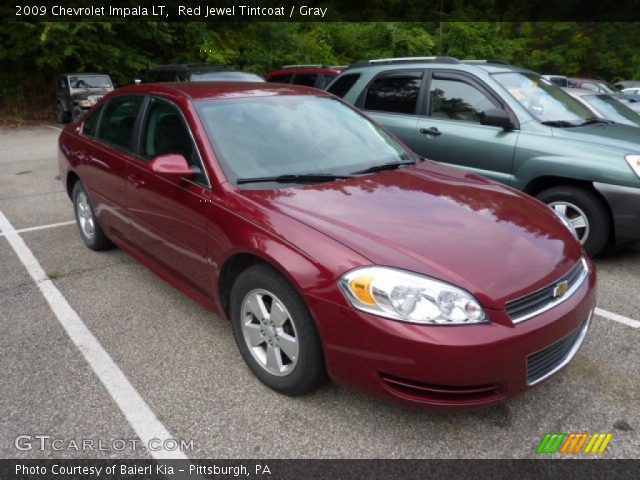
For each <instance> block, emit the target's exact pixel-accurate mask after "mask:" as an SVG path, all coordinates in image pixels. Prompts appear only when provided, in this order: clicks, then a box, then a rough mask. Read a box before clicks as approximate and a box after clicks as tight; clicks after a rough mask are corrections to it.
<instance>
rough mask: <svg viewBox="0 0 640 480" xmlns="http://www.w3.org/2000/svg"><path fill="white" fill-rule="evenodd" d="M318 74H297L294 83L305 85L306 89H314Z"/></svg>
mask: <svg viewBox="0 0 640 480" xmlns="http://www.w3.org/2000/svg"><path fill="white" fill-rule="evenodd" d="M317 79H318V74H316V73H296V74H295V76H294V77H293V83H294V84H296V85H304V86H305V87H314V86H315V84H316V80H317Z"/></svg>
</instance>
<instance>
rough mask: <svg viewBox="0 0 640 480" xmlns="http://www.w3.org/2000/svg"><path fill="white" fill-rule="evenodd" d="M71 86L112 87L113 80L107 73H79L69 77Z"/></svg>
mask: <svg viewBox="0 0 640 480" xmlns="http://www.w3.org/2000/svg"><path fill="white" fill-rule="evenodd" d="M69 86H70V87H71V88H82V89H84V88H111V80H110V79H109V77H107V76H106V75H78V76H71V77H69Z"/></svg>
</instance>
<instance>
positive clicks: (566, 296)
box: [505, 257, 589, 324]
mask: <svg viewBox="0 0 640 480" xmlns="http://www.w3.org/2000/svg"><path fill="white" fill-rule="evenodd" d="M580 262H581V263H582V272H581V273H580V276H579V277H578V278H577V279H576V281H575V283H574V284H573V285H572V286H571V288H569V290H567V292H566V293H565V294H564V295H563V296H562V297H560V298H558V299H556V300H554V301H552V302H549V303H547V304H545V305H544V306H543V307H541V308H539V309H537V310H535V311H533V312H530V313H528V314H526V315H523V316H522V317H517V318H512V317H511V316H509V318H511V321H512V322H513V323H515V324H518V323H520V322H524V321H525V320H529V319H530V318H533V317H535V316H537V315H540V314H541V313H544V312H546V311H547V310H551V309H552V308H554V307H557V306H558V305H560V304H561V303H563V302H565V301H566V300H568V299H569V298H571V296H572V295H573V294H574V293H576V291H577V290H578V289H579V288H580V287H581V286H582V284H583V283H584V281H585V280H586V279H587V278H588V277H589V264H588V263H587V260H586V259H585V258H584V257H582V258H581V259H580ZM570 271H571V270H570ZM570 271H569V272H570ZM560 281H562V279H559V280H558V281H557V282H560ZM557 282H556V283H557ZM551 285H553V284H549V285H547V286H546V287H543V288H541V289H540V290H537V292H539V291H541V290H544V289H546V288H549V287H550V286H551ZM535 293H536V292H532V293H530V294H529V295H533V294H535ZM515 300H518V299H515ZM508 304H509V302H507V304H506V305H505V311H506V309H507V305H508Z"/></svg>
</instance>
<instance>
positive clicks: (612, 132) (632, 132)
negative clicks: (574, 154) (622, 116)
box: [553, 124, 640, 153]
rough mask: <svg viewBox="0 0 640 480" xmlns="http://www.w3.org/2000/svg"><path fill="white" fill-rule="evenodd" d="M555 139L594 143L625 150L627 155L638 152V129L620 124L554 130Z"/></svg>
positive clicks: (639, 136) (639, 142) (639, 140)
mask: <svg viewBox="0 0 640 480" xmlns="http://www.w3.org/2000/svg"><path fill="white" fill-rule="evenodd" d="M553 134H554V136H556V137H561V138H566V139H571V140H578V141H581V142H589V143H595V144H597V145H598V146H603V145H606V146H610V147H615V148H619V149H622V150H625V151H626V152H627V153H633V152H640V130H638V127H633V126H630V125H622V124H611V125H588V126H586V127H574V128H554V129H553Z"/></svg>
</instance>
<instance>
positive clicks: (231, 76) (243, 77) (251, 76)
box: [190, 72, 264, 82]
mask: <svg viewBox="0 0 640 480" xmlns="http://www.w3.org/2000/svg"><path fill="white" fill-rule="evenodd" d="M190 79H191V81H192V82H264V79H263V78H262V77H260V76H258V75H256V74H255V73H248V72H195V73H192V74H191V78H190Z"/></svg>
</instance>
